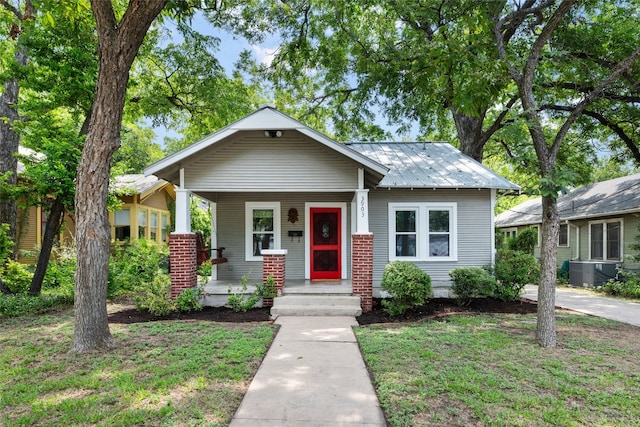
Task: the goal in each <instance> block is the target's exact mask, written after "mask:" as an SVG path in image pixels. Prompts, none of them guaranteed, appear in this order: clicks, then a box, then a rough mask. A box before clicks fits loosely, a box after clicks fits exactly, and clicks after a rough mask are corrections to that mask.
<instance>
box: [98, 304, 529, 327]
mask: <svg viewBox="0 0 640 427" xmlns="http://www.w3.org/2000/svg"><path fill="white" fill-rule="evenodd" d="M536 310H537V304H536V303H535V302H532V301H528V300H522V301H514V302H503V301H498V300H495V299H493V298H482V299H477V300H474V301H473V302H472V303H471V304H469V305H468V306H464V307H460V306H458V304H456V301H455V300H453V299H433V300H431V301H429V302H428V303H427V304H425V305H423V306H421V307H416V308H412V309H410V310H407V311H406V312H405V313H404V314H402V315H401V316H395V317H392V316H389V315H388V314H387V313H386V312H385V311H384V310H383V309H382V305H381V304H380V300H379V299H374V301H373V310H372V311H370V312H369V313H364V314H362V315H361V316H358V317H357V320H358V323H359V324H360V325H371V324H376V323H402V322H419V321H423V320H430V319H438V318H442V317H445V316H451V315H457V314H474V313H515V314H530V313H535V312H536ZM161 320H184V321H210V322H229V323H242V322H268V321H270V320H271V318H270V315H269V308H254V309H251V310H249V311H247V312H244V313H237V312H235V311H233V310H232V309H230V308H226V307H204V308H203V309H202V310H201V311H196V312H193V313H173V314H170V315H167V316H154V315H153V314H151V313H149V312H147V311H138V310H136V309H135V308H132V307H129V308H125V307H122V309H121V310H119V311H114V312H111V313H110V314H109V323H121V324H128V323H140V322H154V321H161Z"/></svg>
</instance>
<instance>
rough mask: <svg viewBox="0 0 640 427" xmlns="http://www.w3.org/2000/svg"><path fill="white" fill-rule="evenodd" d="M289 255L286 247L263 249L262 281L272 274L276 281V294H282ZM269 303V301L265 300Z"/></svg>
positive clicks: (264, 281)
mask: <svg viewBox="0 0 640 427" xmlns="http://www.w3.org/2000/svg"><path fill="white" fill-rule="evenodd" d="M286 256H287V250H286V249H263V250H262V283H266V281H267V278H268V277H269V276H272V277H273V279H274V280H275V282H276V296H282V290H283V289H284V267H285V261H286ZM265 302H266V303H268V301H265Z"/></svg>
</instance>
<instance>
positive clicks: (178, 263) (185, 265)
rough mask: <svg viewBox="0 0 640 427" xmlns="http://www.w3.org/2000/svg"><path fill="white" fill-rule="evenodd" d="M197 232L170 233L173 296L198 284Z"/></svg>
mask: <svg viewBox="0 0 640 427" xmlns="http://www.w3.org/2000/svg"><path fill="white" fill-rule="evenodd" d="M196 254H197V251H196V235H195V233H171V234H170V235H169V262H170V266H171V267H170V268H171V298H175V297H177V296H178V295H180V293H181V292H182V291H183V290H185V289H189V288H193V287H195V286H197V285H198V273H197V264H196Z"/></svg>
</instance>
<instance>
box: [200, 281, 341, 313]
mask: <svg viewBox="0 0 640 427" xmlns="http://www.w3.org/2000/svg"><path fill="white" fill-rule="evenodd" d="M255 283H256V281H255V280H254V281H250V282H249V283H248V284H247V290H246V291H245V292H244V293H246V294H251V293H253V292H254V291H255V289H256V287H255ZM229 285H231V292H232V293H242V292H243V289H242V285H240V284H239V283H238V282H233V283H230V281H229V280H210V281H209V282H207V283H206V284H205V285H204V300H203V302H202V304H203V305H204V306H211V307H222V306H224V305H225V304H226V302H227V297H228V294H229ZM282 294H283V295H351V294H352V284H351V280H319V281H316V280H313V281H312V280H304V279H287V280H285V283H284V289H283V292H282ZM256 306H257V307H260V306H262V302H261V301H260V302H259V303H258V304H257V305H256Z"/></svg>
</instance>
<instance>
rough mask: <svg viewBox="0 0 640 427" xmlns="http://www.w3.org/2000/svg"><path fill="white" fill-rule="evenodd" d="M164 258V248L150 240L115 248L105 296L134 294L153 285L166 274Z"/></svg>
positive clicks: (110, 263)
mask: <svg viewBox="0 0 640 427" xmlns="http://www.w3.org/2000/svg"><path fill="white" fill-rule="evenodd" d="M167 256H168V248H167V246H166V245H164V244H158V243H156V242H155V241H153V240H146V239H138V240H135V241H134V242H132V243H131V244H129V245H126V246H119V247H116V249H115V252H114V254H113V255H112V256H111V258H110V259H109V286H108V288H107V295H108V296H110V297H113V296H117V295H120V294H123V293H128V292H135V291H137V290H138V289H140V288H144V287H146V286H147V284H149V283H152V282H153V281H154V280H155V278H156V277H157V276H158V275H162V274H167V273H168V271H167V268H166V257H167Z"/></svg>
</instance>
